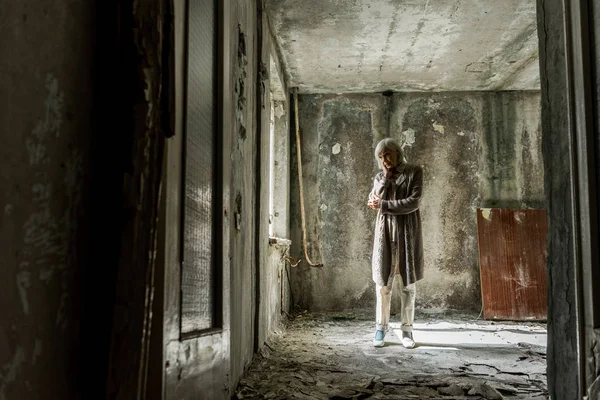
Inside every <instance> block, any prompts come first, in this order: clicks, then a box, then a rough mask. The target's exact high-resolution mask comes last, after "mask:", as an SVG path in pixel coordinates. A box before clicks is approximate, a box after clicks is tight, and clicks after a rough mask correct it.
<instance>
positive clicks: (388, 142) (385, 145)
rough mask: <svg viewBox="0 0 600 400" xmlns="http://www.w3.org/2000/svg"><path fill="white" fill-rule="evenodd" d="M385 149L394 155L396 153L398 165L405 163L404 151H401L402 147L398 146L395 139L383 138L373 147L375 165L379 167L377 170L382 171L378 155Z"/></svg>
mask: <svg viewBox="0 0 600 400" xmlns="http://www.w3.org/2000/svg"><path fill="white" fill-rule="evenodd" d="M385 149H388V150H393V151H395V152H396V153H398V163H399V164H405V163H406V159H405V158H404V151H403V150H402V147H400V144H398V142H397V141H396V140H395V139H392V138H385V139H383V140H382V141H380V142H379V143H377V146H375V160H377V165H378V166H379V169H383V165H382V164H381V160H380V159H379V154H380V153H381V152H382V151H383V150H385Z"/></svg>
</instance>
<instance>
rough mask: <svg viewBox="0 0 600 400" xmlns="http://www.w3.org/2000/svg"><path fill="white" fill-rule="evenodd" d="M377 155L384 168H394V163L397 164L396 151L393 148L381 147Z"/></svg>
mask: <svg viewBox="0 0 600 400" xmlns="http://www.w3.org/2000/svg"><path fill="white" fill-rule="evenodd" d="M378 157H379V160H380V161H381V164H382V165H383V166H384V167H385V168H386V169H392V168H395V167H396V165H397V164H398V153H397V152H396V151H394V150H390V149H383V151H382V152H381V153H379V156H378Z"/></svg>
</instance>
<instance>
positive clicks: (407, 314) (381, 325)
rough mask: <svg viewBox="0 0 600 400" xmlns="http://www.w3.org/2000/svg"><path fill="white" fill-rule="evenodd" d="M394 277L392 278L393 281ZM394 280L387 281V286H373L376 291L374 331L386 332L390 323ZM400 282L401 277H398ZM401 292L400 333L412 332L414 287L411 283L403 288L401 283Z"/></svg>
mask: <svg viewBox="0 0 600 400" xmlns="http://www.w3.org/2000/svg"><path fill="white" fill-rule="evenodd" d="M395 278H396V277H395V276H394V279H395ZM394 279H390V280H389V281H388V284H387V286H379V285H375V290H376V291H377V305H376V307H377V308H376V312H375V314H376V322H377V325H376V329H377V330H383V331H387V329H388V324H389V322H390V307H391V305H392V285H393V284H394ZM398 279H400V282H402V277H400V276H398ZM401 285H402V290H401V292H400V300H401V301H402V304H401V306H400V310H401V318H402V328H401V329H402V331H403V332H412V329H413V322H414V320H415V294H416V287H415V284H414V283H412V284H410V285H408V286H404V285H403V284H402V283H401Z"/></svg>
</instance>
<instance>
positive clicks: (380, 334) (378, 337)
mask: <svg viewBox="0 0 600 400" xmlns="http://www.w3.org/2000/svg"><path fill="white" fill-rule="evenodd" d="M384 344H385V332H384V331H380V330H377V331H375V339H373V346H375V347H383V345H384Z"/></svg>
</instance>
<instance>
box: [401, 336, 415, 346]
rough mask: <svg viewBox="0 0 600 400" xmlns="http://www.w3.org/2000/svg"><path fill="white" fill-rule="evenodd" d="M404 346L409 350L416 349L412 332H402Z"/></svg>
mask: <svg viewBox="0 0 600 400" xmlns="http://www.w3.org/2000/svg"><path fill="white" fill-rule="evenodd" d="M402 346H404V347H406V348H407V349H413V348H414V347H415V341H414V340H413V335H412V332H402Z"/></svg>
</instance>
